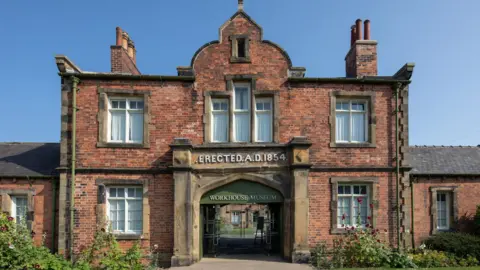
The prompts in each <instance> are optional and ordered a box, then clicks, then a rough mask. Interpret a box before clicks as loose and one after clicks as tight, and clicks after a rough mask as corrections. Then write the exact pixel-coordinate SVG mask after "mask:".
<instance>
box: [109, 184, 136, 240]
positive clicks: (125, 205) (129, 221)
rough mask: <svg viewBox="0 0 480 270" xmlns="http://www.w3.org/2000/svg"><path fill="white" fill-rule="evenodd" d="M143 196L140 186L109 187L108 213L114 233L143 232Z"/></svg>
mask: <svg viewBox="0 0 480 270" xmlns="http://www.w3.org/2000/svg"><path fill="white" fill-rule="evenodd" d="M142 198H143V189H142V188H140V187H110V188H108V193H107V202H108V204H107V207H108V210H107V213H108V218H109V221H110V223H111V226H112V227H111V228H112V230H113V232H114V233H124V234H141V233H142V226H143V225H142V222H143V220H142V216H143V209H142V201H143V200H142Z"/></svg>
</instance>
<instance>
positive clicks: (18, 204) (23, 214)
mask: <svg viewBox="0 0 480 270" xmlns="http://www.w3.org/2000/svg"><path fill="white" fill-rule="evenodd" d="M15 208H16V209H15V212H16V213H15V220H16V222H17V223H24V222H25V221H26V219H27V197H15Z"/></svg>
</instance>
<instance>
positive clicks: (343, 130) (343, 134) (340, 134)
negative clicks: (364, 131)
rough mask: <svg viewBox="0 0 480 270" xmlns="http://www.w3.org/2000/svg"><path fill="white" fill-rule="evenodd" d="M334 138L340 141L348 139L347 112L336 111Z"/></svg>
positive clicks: (348, 124) (348, 123) (348, 122)
mask: <svg viewBox="0 0 480 270" xmlns="http://www.w3.org/2000/svg"><path fill="white" fill-rule="evenodd" d="M336 129H337V130H336V136H337V138H336V140H337V141H340V142H346V141H349V134H350V121H349V113H339V112H337V113H336Z"/></svg>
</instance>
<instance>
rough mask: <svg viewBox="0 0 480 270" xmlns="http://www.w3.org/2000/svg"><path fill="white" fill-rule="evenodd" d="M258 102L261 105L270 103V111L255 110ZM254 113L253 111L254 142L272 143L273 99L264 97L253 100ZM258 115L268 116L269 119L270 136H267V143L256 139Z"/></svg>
mask: <svg viewBox="0 0 480 270" xmlns="http://www.w3.org/2000/svg"><path fill="white" fill-rule="evenodd" d="M258 102H262V103H266V102H268V103H270V110H265V109H263V110H257V103H258ZM254 111H255V117H254V119H255V120H254V121H255V142H272V141H273V98H271V97H265V98H255V106H254ZM259 114H268V115H269V117H270V134H269V137H270V140H268V141H261V140H259V139H258V131H259V128H258V122H259V121H258V117H257V116H258V115H259Z"/></svg>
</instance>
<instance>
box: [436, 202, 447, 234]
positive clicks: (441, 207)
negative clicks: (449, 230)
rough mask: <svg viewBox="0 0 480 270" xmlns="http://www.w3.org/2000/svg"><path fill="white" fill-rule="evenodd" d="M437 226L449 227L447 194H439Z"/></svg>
mask: <svg viewBox="0 0 480 270" xmlns="http://www.w3.org/2000/svg"><path fill="white" fill-rule="evenodd" d="M437 226H438V227H441V228H446V227H447V200H446V194H437Z"/></svg>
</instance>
